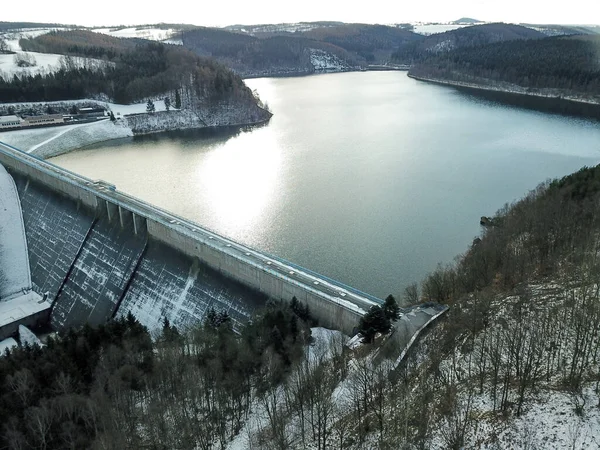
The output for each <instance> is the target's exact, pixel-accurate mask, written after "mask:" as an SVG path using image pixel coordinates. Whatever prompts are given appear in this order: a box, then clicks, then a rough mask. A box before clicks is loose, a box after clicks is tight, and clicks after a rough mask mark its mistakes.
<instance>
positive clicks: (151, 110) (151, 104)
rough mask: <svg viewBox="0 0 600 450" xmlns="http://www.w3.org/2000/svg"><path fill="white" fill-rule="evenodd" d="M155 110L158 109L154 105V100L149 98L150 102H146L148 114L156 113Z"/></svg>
mask: <svg viewBox="0 0 600 450" xmlns="http://www.w3.org/2000/svg"><path fill="white" fill-rule="evenodd" d="M154 111H156V107H155V106H154V102H153V101H152V100H148V103H146V112H147V113H148V114H154Z"/></svg>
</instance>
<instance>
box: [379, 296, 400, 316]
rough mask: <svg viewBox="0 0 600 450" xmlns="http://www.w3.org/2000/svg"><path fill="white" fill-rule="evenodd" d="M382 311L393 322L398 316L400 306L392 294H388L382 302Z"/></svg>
mask: <svg viewBox="0 0 600 450" xmlns="http://www.w3.org/2000/svg"><path fill="white" fill-rule="evenodd" d="M383 312H384V314H385V317H387V318H388V319H389V320H390V321H391V322H395V321H396V320H398V319H399V318H400V307H399V306H398V303H396V299H395V298H394V296H393V295H391V294H390V295H388V296H387V298H386V299H385V303H384V304H383Z"/></svg>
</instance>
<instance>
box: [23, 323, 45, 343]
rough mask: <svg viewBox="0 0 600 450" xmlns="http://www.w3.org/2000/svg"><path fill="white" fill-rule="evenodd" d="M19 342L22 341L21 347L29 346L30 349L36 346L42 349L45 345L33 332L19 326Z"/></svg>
mask: <svg viewBox="0 0 600 450" xmlns="http://www.w3.org/2000/svg"><path fill="white" fill-rule="evenodd" d="M19 341H21V345H23V346H25V345H29V346H30V347H33V346H35V345H39V346H40V347H42V346H43V345H44V344H42V341H40V340H39V339H38V338H37V336H36V335H35V334H33V331H31V330H30V329H29V328H27V327H26V326H24V325H19Z"/></svg>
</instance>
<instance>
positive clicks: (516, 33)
mask: <svg viewBox="0 0 600 450" xmlns="http://www.w3.org/2000/svg"><path fill="white" fill-rule="evenodd" d="M542 37H544V34H542V33H541V32H539V31H536V30H532V29H531V28H527V27H523V26H520V25H513V24H506V23H490V24H484V25H475V26H470V27H464V28H459V29H456V30H451V31H446V32H445V33H439V34H433V35H430V36H427V37H426V38H425V39H423V40H420V41H414V42H410V43H407V44H405V45H403V46H401V47H400V48H399V49H398V51H396V52H395V53H394V54H393V56H392V59H393V60H394V61H395V62H396V63H399V64H414V63H416V62H419V61H423V60H425V59H427V58H429V57H431V56H432V55H437V54H444V53H447V52H449V51H451V50H456V49H460V48H467V47H477V46H481V45H486V44H491V43H495V42H504V41H515V40H523V39H539V38H542Z"/></svg>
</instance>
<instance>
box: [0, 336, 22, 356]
mask: <svg viewBox="0 0 600 450" xmlns="http://www.w3.org/2000/svg"><path fill="white" fill-rule="evenodd" d="M18 346H19V344H18V343H17V341H15V340H14V339H13V338H8V339H4V340H3V341H0V357H2V356H4V353H5V352H6V350H12V349H13V348H15V347H18Z"/></svg>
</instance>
